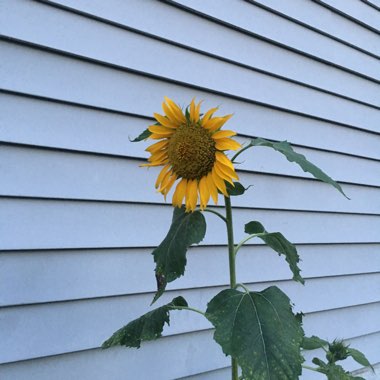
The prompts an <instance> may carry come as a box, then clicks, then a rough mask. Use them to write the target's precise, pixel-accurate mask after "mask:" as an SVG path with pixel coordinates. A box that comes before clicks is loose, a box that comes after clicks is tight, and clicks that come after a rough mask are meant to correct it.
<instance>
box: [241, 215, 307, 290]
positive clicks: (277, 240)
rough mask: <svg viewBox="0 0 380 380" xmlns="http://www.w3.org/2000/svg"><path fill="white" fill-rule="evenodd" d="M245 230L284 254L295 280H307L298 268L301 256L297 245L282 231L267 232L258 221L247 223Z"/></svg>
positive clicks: (302, 282)
mask: <svg viewBox="0 0 380 380" xmlns="http://www.w3.org/2000/svg"><path fill="white" fill-rule="evenodd" d="M245 232H246V233H247V234H250V235H256V234H257V237H258V238H260V239H261V240H263V241H264V243H265V244H267V245H268V246H269V247H271V248H272V249H273V250H274V251H276V252H277V253H278V254H279V255H284V256H285V260H286V261H287V262H288V264H289V267H290V270H291V271H292V273H293V280H294V281H298V282H300V283H301V284H304V283H305V280H304V279H303V278H302V276H301V275H300V272H301V270H300V269H299V268H298V265H297V264H298V263H299V261H300V258H299V256H298V253H297V249H296V247H295V246H294V245H293V244H292V243H291V242H290V241H289V240H287V239H286V238H285V237H284V235H282V234H281V233H280V232H267V231H266V230H265V228H264V226H263V225H262V224H261V223H260V222H257V221H253V222H249V223H247V224H246V225H245Z"/></svg>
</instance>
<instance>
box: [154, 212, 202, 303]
mask: <svg viewBox="0 0 380 380" xmlns="http://www.w3.org/2000/svg"><path fill="white" fill-rule="evenodd" d="M205 234H206V220H205V218H204V216H203V214H202V213H201V212H199V211H194V212H192V213H186V212H185V208H184V207H182V208H177V207H176V208H175V209H174V212H173V220H172V224H171V226H170V229H169V232H168V234H167V235H166V237H165V239H164V240H163V241H162V243H161V244H160V245H159V246H158V247H157V248H156V249H155V250H154V251H153V252H152V255H153V256H154V262H155V263H156V269H155V272H156V279H157V285H158V287H157V293H156V295H155V297H154V299H153V302H152V303H154V302H155V301H156V300H157V299H158V298H159V297H160V296H161V295H162V293H163V292H164V291H165V288H166V285H167V283H168V282H171V281H174V280H175V279H176V278H178V277H180V276H182V275H183V274H184V272H185V266H186V252H187V249H188V248H189V247H190V246H191V245H192V244H198V243H200V242H201V241H202V240H203V238H204V236H205Z"/></svg>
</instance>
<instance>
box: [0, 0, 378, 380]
mask: <svg viewBox="0 0 380 380" xmlns="http://www.w3.org/2000/svg"><path fill="white" fill-rule="evenodd" d="M222 3H223V4H222V5H223V6H220V4H219V3H218V4H219V6H216V4H215V3H214V2H212V1H197V0H183V1H153V0H143V1H142V0H128V1H122V0H109V1H108V2H103V1H100V0H93V1H91V2H89V1H85V0H76V1H72V0H59V1H58V0H57V1H32V0H15V1H11V2H10V1H8V2H7V1H2V2H1V7H2V12H1V15H0V25H1V27H0V28H1V29H0V32H1V35H2V36H1V41H0V51H1V56H2V62H1V65H0V73H1V74H0V75H1V78H2V80H1V89H0V163H1V164H0V178H1V179H2V181H1V188H0V210H1V213H0V215H1V217H0V278H2V281H1V282H0V342H1V343H0V378H1V379H5V380H11V379H12V380H13V379H17V380H24V379H25V380H26V379H28V380H30V379H31V380H34V379H38V380H40V379H41V380H44V379H46V380H47V379H49V380H50V379H52V378H53V379H57V380H60V379H62V380H66V379H71V378H72V379H76V378H81V379H84V380H87V379H95V380H96V379H99V380H100V379H104V378H107V379H111V380H113V379H115V380H116V379H121V378H123V379H124V378H126V379H135V378H136V374H138V376H139V378H141V379H150V378H155V379H159V380H160V379H162V380H168V379H185V378H186V379H218V380H219V379H227V378H228V376H229V372H228V365H229V360H228V359H227V358H226V357H225V356H224V355H223V354H222V353H221V350H220V348H219V347H218V346H217V345H216V344H215V343H214V342H213V340H212V330H211V326H210V324H209V323H208V322H207V321H206V320H204V319H201V318H199V317H198V316H197V315H196V316H194V315H192V314H190V313H187V312H181V313H173V316H172V321H171V322H172V323H171V327H170V329H166V330H165V332H164V333H165V334H164V335H165V336H164V337H163V338H162V339H161V340H159V341H157V342H149V343H147V344H145V345H144V347H143V348H142V349H141V350H125V349H111V350H107V351H100V350H99V349H98V347H99V345H100V344H101V342H102V341H103V340H104V339H105V338H107V337H108V336H109V335H110V334H111V333H112V332H113V331H114V330H115V329H117V328H118V327H120V326H121V325H123V324H125V323H126V322H127V321H128V320H130V319H132V318H134V317H136V316H138V315H139V314H141V313H144V312H145V311H146V310H147V308H148V305H149V303H150V301H151V299H152V296H153V293H154V290H155V286H156V284H155V279H154V276H152V272H153V269H154V263H153V260H152V257H151V252H152V250H153V248H154V247H155V246H156V245H157V244H159V243H160V241H161V240H162V238H163V236H164V235H165V233H166V232H167V229H168V226H169V224H170V220H171V214H172V207H171V206H170V205H169V204H168V203H165V202H164V200H163V198H162V197H161V196H160V195H159V194H157V193H155V191H154V189H153V183H154V181H155V177H156V174H157V170H156V169H154V168H153V169H150V170H149V171H148V170H146V169H142V168H139V165H140V164H141V163H143V162H144V160H145V159H146V157H147V155H146V152H144V149H145V147H146V146H147V144H146V143H140V144H132V143H130V142H129V140H128V139H129V138H131V137H134V136H137V135H138V134H139V133H141V131H142V130H144V129H145V128H146V126H147V125H149V124H150V123H152V122H153V119H152V116H151V115H152V114H153V112H157V111H158V110H159V108H160V104H161V102H162V99H163V96H164V95H168V96H170V97H172V98H173V99H175V100H176V101H177V102H178V103H180V104H182V105H184V104H187V103H188V102H189V99H191V98H192V97H194V96H196V97H197V98H198V99H204V100H205V102H204V106H205V108H207V107H211V106H214V105H215V104H218V105H221V112H223V113H225V114H227V113H234V117H233V118H232V119H231V121H230V122H229V126H230V128H231V129H235V130H237V131H238V132H239V135H238V137H237V139H238V140H239V141H241V142H245V141H247V140H248V139H249V138H252V137H256V136H261V137H264V138H268V139H271V140H274V141H281V140H284V139H288V140H289V141H290V142H291V143H292V145H293V146H294V147H295V149H296V150H297V151H298V152H300V153H302V154H305V155H306V156H307V157H308V158H309V159H310V160H311V161H312V162H314V163H315V164H317V165H318V166H320V167H321V168H323V169H325V170H326V171H327V173H328V174H329V175H331V176H332V177H333V178H335V179H337V180H338V181H339V182H340V183H341V184H342V186H343V187H344V190H345V191H346V193H347V195H348V196H349V197H350V198H351V200H350V201H348V200H346V199H345V198H344V197H342V196H341V195H340V194H339V193H338V192H336V191H335V190H333V189H332V188H329V187H328V186H327V185H324V184H321V183H319V182H317V181H315V180H314V179H312V178H311V177H310V176H309V175H308V174H307V173H305V172H303V171H302V170H301V169H299V168H298V167H296V166H294V165H292V164H290V163H289V162H287V161H286V160H284V159H283V157H281V156H279V155H278V154H276V153H274V152H271V151H270V150H268V149H254V150H253V151H252V152H251V154H247V155H246V156H245V157H244V162H243V163H242V164H241V165H240V166H239V169H238V173H239V176H240V178H241V181H242V182H243V183H244V184H245V185H250V184H252V185H253V187H252V188H250V189H249V190H248V191H247V193H246V194H245V195H244V196H242V197H238V198H234V199H233V203H234V205H235V206H236V212H235V222H236V225H235V235H236V240H238V239H240V238H242V237H243V233H242V231H243V226H244V224H245V223H246V222H248V221H250V220H253V219H254V220H256V219H257V220H260V221H262V222H263V224H264V225H265V226H266V228H267V229H268V230H269V231H281V232H283V233H284V235H285V236H286V237H287V238H288V239H289V240H290V241H292V242H294V243H295V244H297V248H298V251H299V253H300V256H301V258H302V260H303V261H302V263H301V269H302V275H303V276H304V277H305V279H306V280H307V282H306V285H305V286H304V287H302V286H300V285H299V284H296V283H294V282H292V281H291V272H290V270H289V268H288V266H287V264H286V263H285V261H284V260H283V258H278V257H277V255H276V254H275V253H274V252H271V251H270V250H269V249H268V248H267V247H265V246H264V245H263V244H261V243H260V242H256V241H252V244H249V245H247V246H246V247H244V248H243V249H242V250H241V252H240V254H239V255H240V257H239V260H238V277H239V280H240V281H242V282H244V283H246V284H248V286H249V287H251V288H252V289H263V288H265V287H267V286H269V285H272V284H276V285H277V286H279V287H281V288H282V289H283V290H284V291H286V292H287V293H288V294H289V296H290V298H291V299H292V301H294V302H295V304H296V308H297V310H302V311H303V312H304V313H305V314H306V316H305V329H306V332H307V334H317V335H320V336H321V337H323V338H328V339H334V338H335V337H345V338H347V339H348V340H349V341H350V342H352V345H353V346H354V347H357V348H358V349H361V350H363V351H364V352H365V353H366V354H367V355H368V357H369V359H370V361H371V362H373V363H378V362H380V358H379V353H378V347H379V344H380V343H379V342H380V335H379V331H380V324H379V321H380V319H379V315H380V299H379V290H380V275H379V273H380V256H379V252H380V240H379V237H380V235H379V231H380V201H379V199H380V197H379V194H380V180H379V178H380V150H379V146H380V145H379V143H380V129H379V120H380V117H379V115H380V111H379V107H380V96H379V94H380V91H379V84H378V83H379V82H378V80H379V75H378V74H379V72H380V71H379V69H380V64H379V59H377V58H376V55H378V53H379V50H380V46H379V35H378V33H377V32H376V31H375V30H374V29H375V27H374V20H375V19H374V17H373V14H374V12H375V9H374V8H373V7H370V6H369V5H368V4H365V3H364V2H356V3H354V2H351V1H347V2H341V3H339V2H338V3H339V7H338V5H337V4H335V2H334V1H333V0H329V1H327V0H326V1H325V2H321V1H310V2H306V1H301V0H297V4H298V5H299V6H297V7H296V9H293V8H294V7H293V8H292V9H291V8H289V6H288V4H285V3H284V4H277V3H276V2H273V1H271V0H260V1H257V2H254V3H253V2H251V1H243V0H241V1H238V0H233V1H231V0H229V1H222ZM358 4H359V5H358ZM343 7H344V8H343ZM364 9H365V11H364ZM157 20H160V21H161V22H157ZM333 25H334V27H333ZM338 26H339V27H338ZM47 31H48V32H47ZM215 207H219V206H215ZM217 209H218V208H217ZM206 218H207V220H208V227H207V234H206V238H205V239H204V241H203V242H202V244H201V245H200V246H199V247H193V248H191V249H190V251H189V253H188V264H187V270H186V275H185V276H183V277H181V278H180V279H178V280H177V281H175V282H173V283H171V284H170V286H168V292H167V294H165V296H164V297H163V298H164V300H163V302H164V301H165V300H166V299H168V300H169V299H171V298H172V297H174V296H176V295H179V294H181V295H183V296H185V298H186V299H187V300H188V301H189V303H191V304H192V305H193V306H195V307H199V308H205V306H206V303H207V301H208V300H209V299H210V298H211V297H212V296H213V295H214V294H216V293H217V292H218V291H220V290H221V289H223V288H224V287H226V286H227V285H228V278H227V273H228V272H227V265H228V263H227V255H226V238H225V237H224V236H223V234H221V233H220V230H221V229H222V230H223V228H224V226H223V225H222V222H221V221H220V220H219V219H217V218H216V219H215V216H214V215H210V214H208V215H206ZM148 230H149V231H150V233H149V234H146V233H145V232H146V231H148ZM215 262H216V263H217V265H216V266H215ZM332 289H333V291H332ZM326 295H329V296H326ZM364 317H365V319H366V323H362V321H363V318H364ZM206 352H207V355H205V353H206ZM170 355H172V356H173V358H170ZM307 355H309V354H307ZM206 357H207V360H206ZM310 358H311V357H310V355H309V356H307V359H308V360H310ZM148 361H149V363H150V364H149V366H148V365H147V363H148ZM173 362H174V363H176V365H173V364H172V363H173ZM348 368H349V369H351V370H356V369H359V366H358V364H355V363H354V362H349V363H348ZM302 378H303V379H307V380H309V379H310V380H312V379H314V378H315V379H318V378H320V377H318V376H317V377H313V375H312V374H310V373H306V374H305V375H304V376H303V377H302Z"/></svg>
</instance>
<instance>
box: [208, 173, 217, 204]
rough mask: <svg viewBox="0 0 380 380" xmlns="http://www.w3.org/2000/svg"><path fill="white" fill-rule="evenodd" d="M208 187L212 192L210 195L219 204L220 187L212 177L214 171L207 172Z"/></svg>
mask: <svg viewBox="0 0 380 380" xmlns="http://www.w3.org/2000/svg"><path fill="white" fill-rule="evenodd" d="M206 178H207V187H208V190H209V192H210V195H211V197H212V199H213V200H214V203H215V204H216V205H217V204H218V189H217V188H216V185H215V183H214V180H213V178H212V173H211V172H210V173H208V174H207V177H206Z"/></svg>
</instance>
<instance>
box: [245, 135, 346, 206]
mask: <svg viewBox="0 0 380 380" xmlns="http://www.w3.org/2000/svg"><path fill="white" fill-rule="evenodd" d="M250 146H265V147H268V148H273V149H274V150H276V151H278V152H280V153H282V154H283V155H284V156H285V157H286V158H287V160H288V161H290V162H295V163H296V164H298V165H299V166H300V167H301V168H302V170H303V171H304V172H308V173H310V174H312V175H313V176H314V177H315V178H317V179H319V180H321V181H323V182H326V183H328V184H330V185H331V186H334V187H335V188H336V189H337V190H338V191H339V192H340V193H342V194H343V195H344V196H345V197H346V198H348V197H347V196H346V194H345V193H344V192H343V189H342V188H341V186H340V185H339V184H338V183H337V182H335V181H334V180H333V179H332V178H331V177H329V176H328V175H327V174H326V173H324V172H323V171H322V170H321V169H319V168H318V167H317V166H315V165H314V164H312V163H311V162H310V161H308V160H307V159H306V157H305V156H304V155H303V154H300V153H297V152H295V151H294V150H293V148H292V147H291V145H290V144H289V143H288V142H287V141H281V142H271V141H268V140H265V139H262V138H257V139H253V140H251V142H250ZM348 199H349V198H348Z"/></svg>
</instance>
